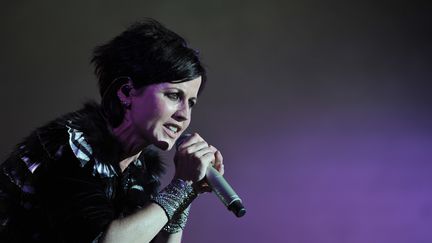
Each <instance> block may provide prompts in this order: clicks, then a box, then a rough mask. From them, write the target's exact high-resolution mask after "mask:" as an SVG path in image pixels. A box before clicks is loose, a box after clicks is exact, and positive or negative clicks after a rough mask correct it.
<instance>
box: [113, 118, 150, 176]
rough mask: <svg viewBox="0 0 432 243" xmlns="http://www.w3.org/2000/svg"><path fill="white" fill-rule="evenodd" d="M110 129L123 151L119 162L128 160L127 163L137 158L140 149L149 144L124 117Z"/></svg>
mask: <svg viewBox="0 0 432 243" xmlns="http://www.w3.org/2000/svg"><path fill="white" fill-rule="evenodd" d="M111 130H112V132H113V134H114V136H115V137H116V138H117V140H118V141H119V142H120V144H121V146H122V150H123V153H122V154H121V156H120V158H121V159H122V160H121V162H120V163H126V162H125V161H129V160H130V161H129V163H130V162H131V161H134V160H135V159H136V158H138V156H139V154H140V153H141V151H142V150H143V149H144V148H145V147H146V146H148V145H149V144H148V143H147V141H145V140H143V139H142V138H141V137H140V136H139V135H138V133H137V132H136V130H135V128H134V127H133V126H132V123H131V122H130V120H129V119H127V118H126V117H125V118H124V119H123V122H122V123H121V124H120V126H118V127H116V128H111ZM129 163H127V164H129ZM126 167H127V166H126ZM126 167H125V168H126Z"/></svg>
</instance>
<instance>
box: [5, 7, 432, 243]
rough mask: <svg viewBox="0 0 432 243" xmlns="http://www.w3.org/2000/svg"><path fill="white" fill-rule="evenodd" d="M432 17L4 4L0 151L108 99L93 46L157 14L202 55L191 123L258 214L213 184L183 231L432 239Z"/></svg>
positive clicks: (423, 10)
mask: <svg viewBox="0 0 432 243" xmlns="http://www.w3.org/2000/svg"><path fill="white" fill-rule="evenodd" d="M431 13H432V8H431V5H430V3H429V1H422V2H414V1H397V0H394V1H387V2H385V1H369V2H368V1H357V0H355V1H334V0H331V1H319V0H306V1H304V0H293V1H276V0H271V1H244V2H243V1H237V2H235V1H228V0H219V1H154V2H149V1H142V0H140V1H136V0H131V1H122V2H120V1H107V0H105V1H53V0H51V1H24V0H15V1H2V2H1V8H0V16H1V17H0V30H1V39H0V53H1V54H0V74H1V86H0V87H1V88H0V90H1V95H0V104H2V107H3V109H2V114H1V119H0V120H1V125H0V129H1V135H2V137H1V139H0V156H1V157H2V158H5V157H6V156H7V153H8V152H9V151H10V150H11V149H12V146H13V145H14V144H16V143H17V142H19V141H20V139H22V138H23V137H24V136H25V135H27V134H28V133H29V132H30V131H31V130H33V129H34V128H36V127H37V126H39V125H41V124H43V123H45V122H47V121H49V120H50V119H53V118H55V117H56V116H58V115H60V114H63V113H65V112H67V111H72V110H75V109H77V108H79V107H80V105H81V103H83V102H84V101H85V100H87V99H96V100H98V99H99V98H98V96H97V90H96V81H95V77H94V75H93V73H92V72H93V71H92V67H91V66H90V64H89V59H90V53H91V51H92V48H93V47H94V46H96V45H98V44H101V43H104V42H106V41H107V40H108V39H110V38H112V37H113V36H115V35H117V34H118V33H120V32H121V31H123V30H124V28H125V27H126V26H128V25H129V24H130V23H132V22H133V21H135V20H139V19H140V18H142V17H153V18H155V19H157V20H159V21H161V22H162V23H164V24H165V25H167V26H168V27H170V28H172V29H174V30H175V31H177V32H178V33H180V34H181V35H183V36H185V37H186V38H187V39H188V40H189V42H190V43H191V45H192V46H193V47H195V48H197V49H199V50H200V51H201V53H202V55H203V61H204V62H205V63H206V65H207V66H208V69H209V82H208V86H207V89H206V91H205V92H204V94H203V96H202V97H201V98H200V104H199V105H198V106H197V107H196V109H195V111H194V118H193V122H192V128H191V130H192V131H199V132H200V133H201V134H202V136H203V137H205V138H206V139H207V140H208V141H209V142H210V143H213V144H214V145H216V146H217V147H218V148H219V149H220V150H222V152H223V155H224V158H225V163H226V178H228V180H229V181H231V183H232V185H233V186H234V187H235V188H236V189H237V191H238V193H239V194H240V196H242V198H243V200H244V204H245V205H246V207H247V209H248V213H247V214H246V216H245V217H243V218H241V219H237V218H235V217H233V215H232V214H231V213H230V212H228V211H226V209H225V208H224V207H223V206H221V204H220V203H219V201H218V200H217V199H216V197H215V196H214V195H210V194H207V195H202V196H201V198H200V199H199V200H197V201H196V202H194V205H193V208H192V211H191V217H190V221H189V223H188V226H187V230H186V232H185V236H184V241H185V242H209V243H212V242H302V243H315V242H320V243H327V242H328V243H330V242H331V243H335V242H340V243H345V242H350V243H364V242H379V243H384V242H389V243H390V242H391V243H397V242H406V243H412V242H419V243H420V242H431V241H432V231H431V230H430V225H431V224H432V194H431V186H432V176H431V174H432V163H431V162H432V161H431V157H432V149H431V148H432V124H431V118H432V112H431V104H432V98H431V95H430V93H431V88H432V85H431V72H432V69H431V64H432V60H431V59H432V46H431V41H432V38H431V24H432V19H431V16H432V14H431ZM164 155H165V158H166V160H167V163H169V164H171V163H172V162H171V156H172V153H165V154H164ZM171 173H172V170H171V171H170V173H169V174H168V176H167V178H166V179H165V182H168V181H169V179H170V176H171Z"/></svg>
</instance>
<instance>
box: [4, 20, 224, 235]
mask: <svg viewBox="0 0 432 243" xmlns="http://www.w3.org/2000/svg"><path fill="white" fill-rule="evenodd" d="M91 62H92V63H93V64H94V66H95V73H96V75H97V78H98V88H99V93H100V95H101V102H100V104H98V103H96V102H94V101H92V102H88V103H86V104H85V105H84V106H83V108H82V109H80V110H78V111H75V112H71V113H68V114H66V115H64V116H62V117H60V118H58V119H55V120H54V121H51V122H49V123H48V124H46V125H44V126H42V127H40V128H38V129H36V130H35V131H34V132H32V133H31V134H30V135H29V136H28V137H27V138H25V139H24V140H23V141H22V142H21V143H19V144H18V145H17V146H16V148H15V149H14V150H13V151H12V153H11V154H10V156H9V157H8V158H7V159H6V161H4V163H2V164H1V168H0V169H1V171H0V242H116V243H118V242H180V241H181V236H182V232H183V229H184V227H185V224H186V221H187V218H188V213H189V208H190V204H191V202H192V201H193V200H195V199H196V197H197V196H198V195H199V194H200V193H202V192H204V191H208V190H209V189H208V185H207V184H206V183H205V179H204V178H205V173H206V170H207V169H208V167H209V166H213V167H214V168H216V170H218V171H219V172H220V173H221V174H223V172H224V169H223V158H222V155H221V153H220V152H219V151H218V149H216V148H215V147H214V146H212V145H209V144H208V143H207V142H206V141H205V140H204V139H203V138H202V137H201V136H200V135H199V134H197V133H195V134H193V135H192V136H189V137H187V138H186V139H185V141H183V142H182V143H181V145H180V146H179V148H178V150H177V152H176V154H175V157H174V163H175V168H176V170H175V176H174V178H173V179H172V181H171V183H170V184H169V185H168V186H166V187H165V188H163V189H162V190H159V188H158V187H159V184H160V182H159V178H160V176H162V174H163V172H164V169H163V164H162V162H161V160H160V159H159V156H158V154H157V152H156V151H155V150H154V149H152V146H150V145H153V146H155V147H157V148H159V149H162V150H170V149H171V148H173V145H174V144H175V141H176V140H177V139H178V138H179V136H180V135H181V134H182V133H183V132H184V131H185V129H186V128H187V127H188V126H189V123H190V121H191V112H192V107H193V106H194V105H196V103H197V97H198V96H199V95H200V94H201V92H202V91H203V88H204V84H205V83H206V70H205V69H204V67H203V65H202V64H201V62H200V59H199V57H198V53H197V52H196V51H194V50H193V49H191V48H190V47H189V46H188V45H187V43H186V42H185V40H184V39H183V38H182V37H180V36H179V35H178V34H176V33H174V32H173V31H171V30H169V29H167V28H166V27H164V26H162V25H161V24H160V23H158V22H157V21H155V20H152V19H146V20H145V21H142V22H138V23H135V24H133V25H132V26H130V27H129V28H128V29H127V30H125V31H124V32H123V33H121V34H120V35H118V36H117V37H115V38H114V39H112V40H111V41H109V42H107V43H106V44H104V45H101V46H99V47H97V48H95V50H94V53H93V57H92V61H91Z"/></svg>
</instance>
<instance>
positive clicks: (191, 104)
mask: <svg viewBox="0 0 432 243" xmlns="http://www.w3.org/2000/svg"><path fill="white" fill-rule="evenodd" d="M194 106H195V101H192V100H189V107H190V108H192V107H194Z"/></svg>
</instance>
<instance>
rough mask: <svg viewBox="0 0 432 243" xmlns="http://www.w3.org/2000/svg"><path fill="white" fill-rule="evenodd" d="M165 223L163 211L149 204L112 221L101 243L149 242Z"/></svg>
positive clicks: (165, 217)
mask: <svg viewBox="0 0 432 243" xmlns="http://www.w3.org/2000/svg"><path fill="white" fill-rule="evenodd" d="M167 222H168V218H167V216H166V214H165V212H164V210H163V209H162V208H161V207H160V206H159V205H157V204H155V203H151V204H149V205H148V206H146V207H145V208H143V209H141V210H139V211H138V212H136V213H134V214H132V215H130V216H128V217H125V218H122V219H116V220H113V221H112V222H111V224H110V225H109V227H108V230H107V231H106V234H105V236H104V239H103V241H102V242H104V243H105V242H106V243H108V242H150V241H151V240H152V239H153V238H154V237H155V235H156V234H157V233H158V232H159V231H160V230H161V229H162V227H163V226H164V225H165V224H166V223H167ZM180 236H181V235H180ZM177 242H180V241H177Z"/></svg>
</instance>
